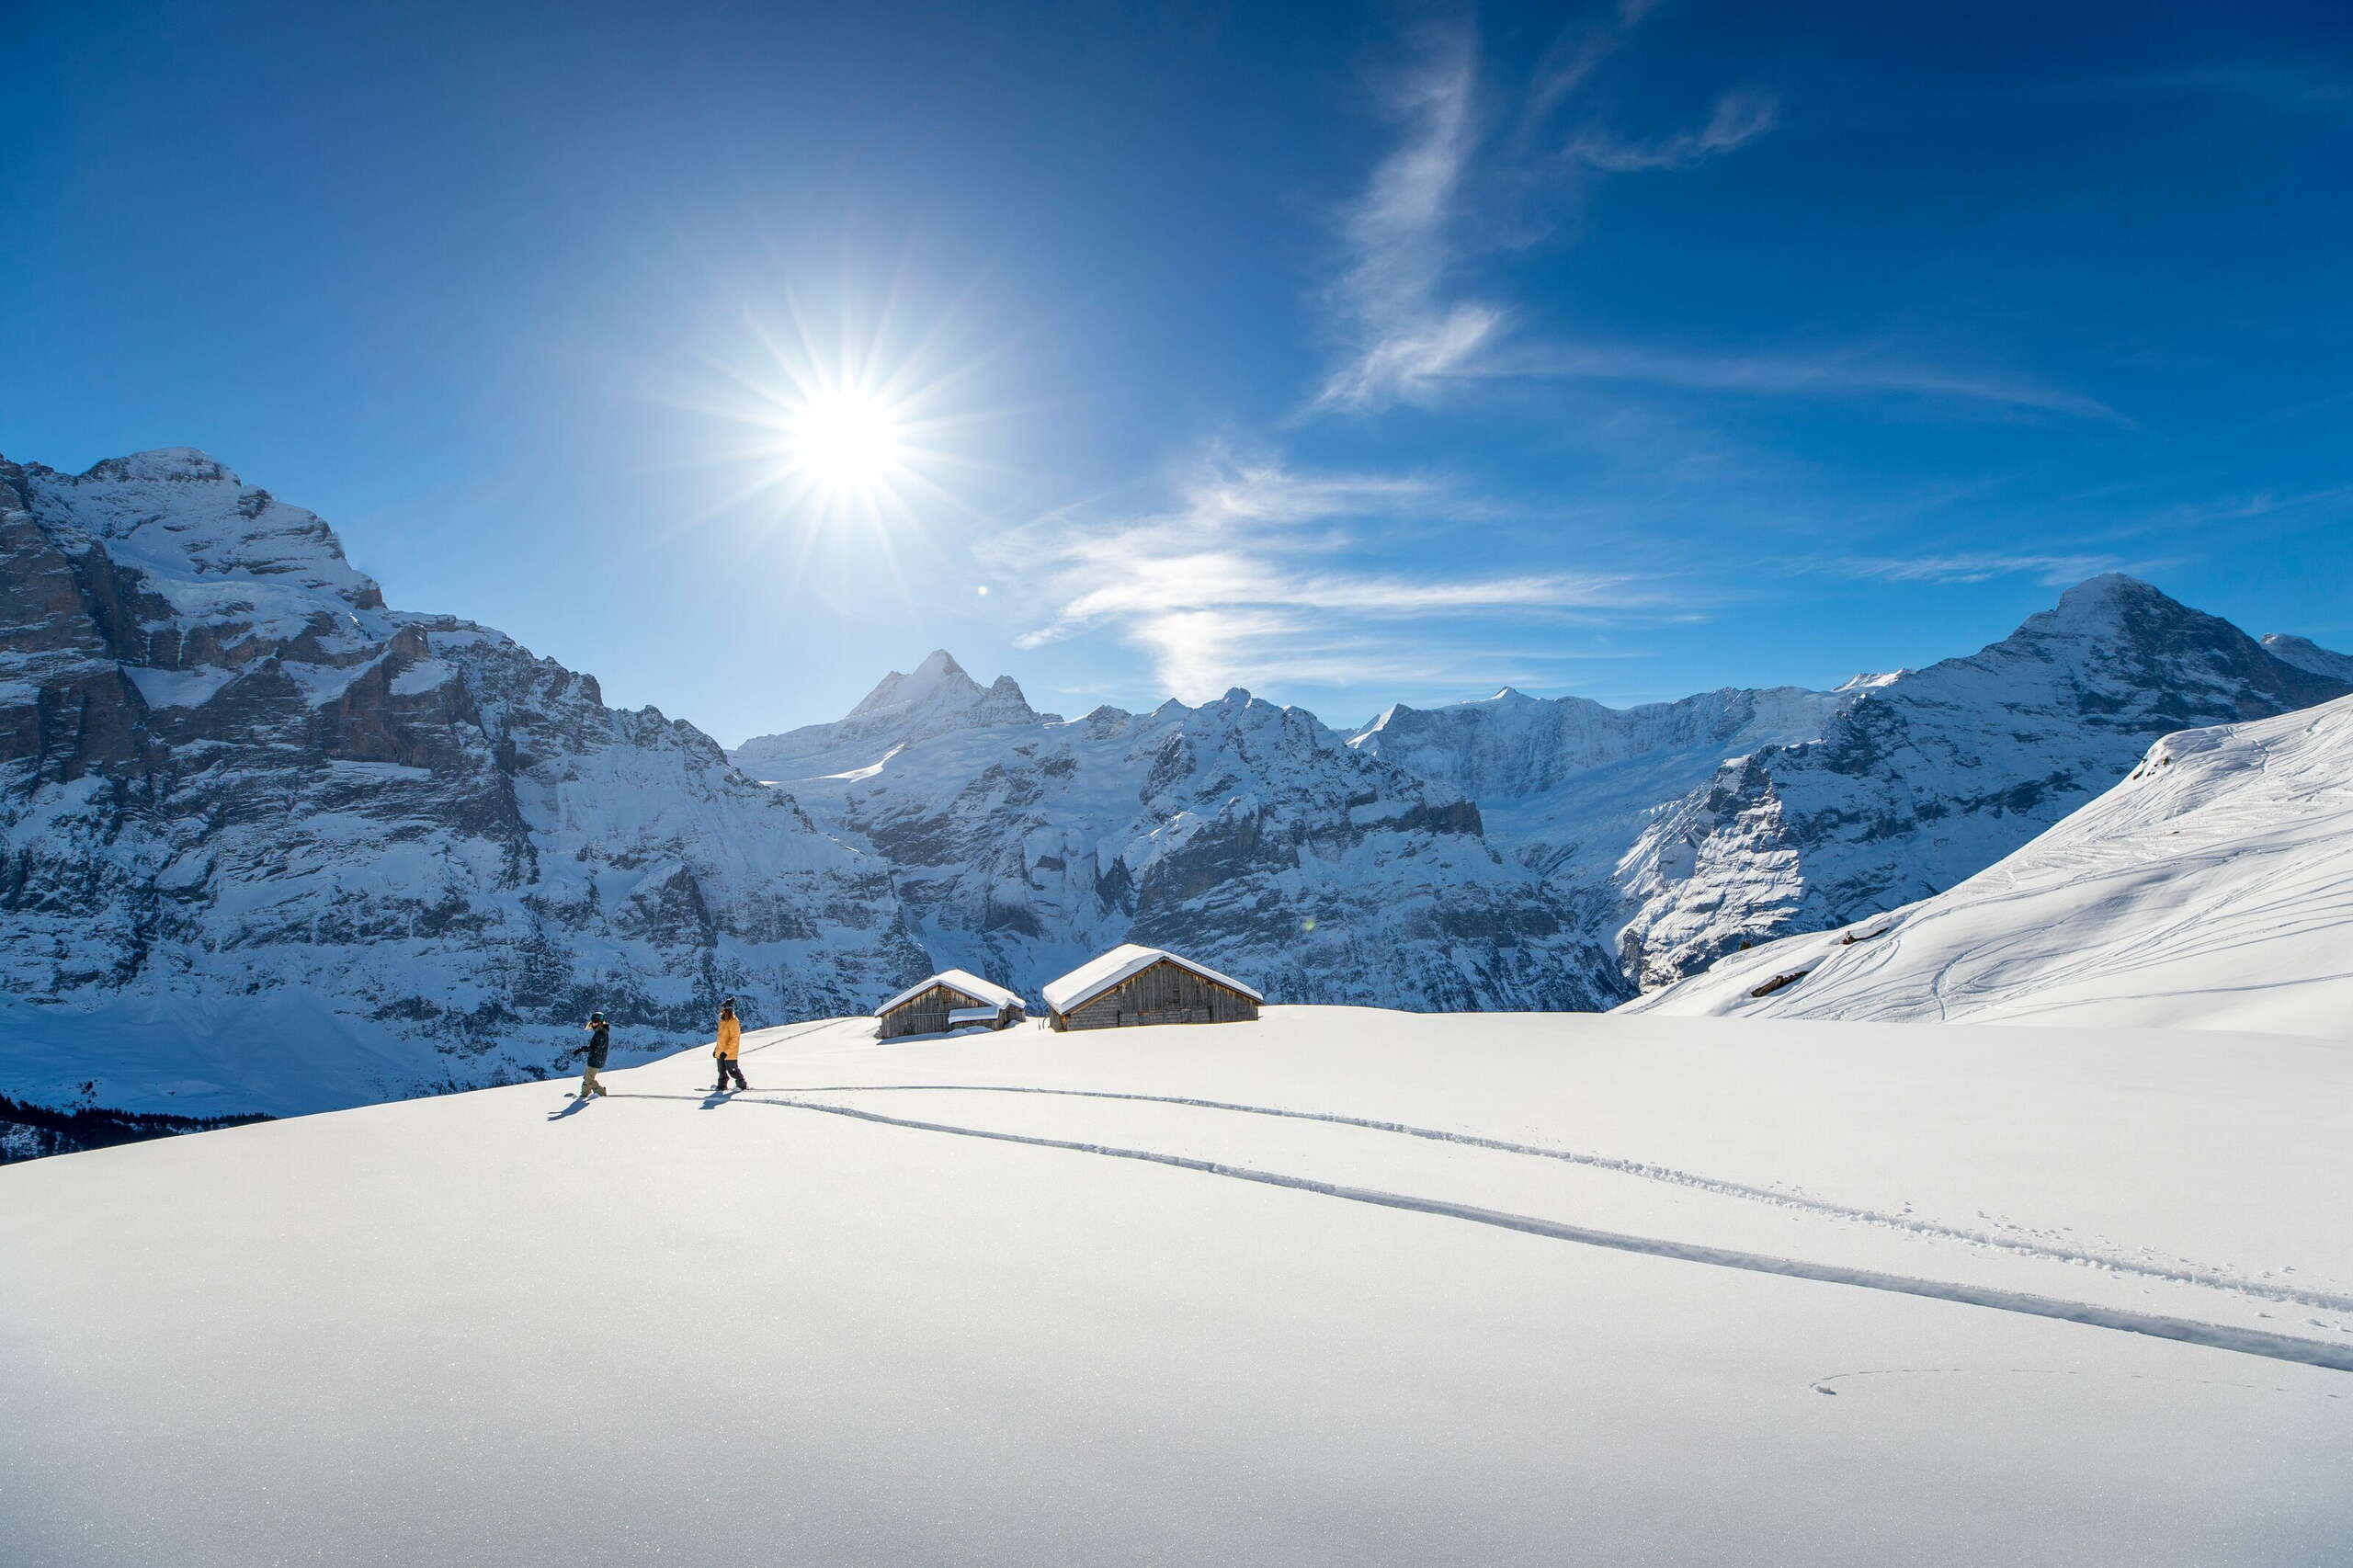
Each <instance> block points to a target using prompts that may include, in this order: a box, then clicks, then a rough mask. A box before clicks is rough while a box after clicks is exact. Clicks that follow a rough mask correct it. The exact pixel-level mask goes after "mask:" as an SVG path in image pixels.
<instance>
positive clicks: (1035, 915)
mask: <svg viewBox="0 0 2353 1568" xmlns="http://www.w3.org/2000/svg"><path fill="white" fill-rule="evenodd" d="M941 659H944V655H935V662H938V660H941ZM949 667H950V668H952V667H953V665H952V663H951V664H950V665H949ZM958 673H960V674H961V672H958ZM901 679H904V677H899V676H893V677H892V680H894V681H895V680H901ZM1011 685H1012V683H1011V682H1009V681H1006V680H1000V681H999V682H998V683H997V686H996V687H994V688H992V690H993V691H996V692H1003V691H1004V690H1005V688H1006V687H1011ZM892 689H893V688H892V682H890V681H886V682H885V683H884V685H883V686H882V687H879V688H878V689H877V694H876V698H883V697H886V696H887V695H888V694H889V693H890V692H891V691H892ZM973 689H975V690H977V689H979V688H978V687H977V686H975V687H974V688H973ZM1013 697H1014V699H1015V700H1016V701H1017V700H1018V688H1017V687H1015V688H1013ZM876 698H870V699H868V701H867V703H863V704H860V706H859V709H858V710H857V711H854V712H853V713H852V714H851V715H850V716H849V717H848V718H847V719H846V720H844V721H842V722H841V725H840V727H839V729H840V731H843V732H847V731H851V730H853V729H854V728H855V727H856V726H858V723H859V721H860V716H861V714H864V713H866V712H870V711H871V710H873V709H874V707H875V706H876ZM1022 707H1023V709H1024V710H1026V704H1024V705H1022ZM939 722H940V723H941V725H942V727H941V728H939V729H938V730H936V731H934V732H932V733H924V732H922V731H921V730H918V729H911V728H907V727H904V726H902V727H900V728H897V729H894V730H893V731H892V733H890V734H889V735H887V736H884V735H874V734H870V735H869V736H868V737H867V739H866V741H865V742H864V743H863V744H864V746H865V748H866V749H865V750H864V751H859V750H857V749H856V748H855V744H852V743H841V744H836V737H835V736H831V735H824V734H818V733H813V732H819V731H825V730H829V729H834V728H835V727H834V726H822V725H821V726H812V727H811V729H810V730H806V731H802V732H799V733H800V734H801V735H802V736H804V737H806V739H805V741H804V744H805V745H806V746H807V747H808V750H809V753H810V754H819V753H821V754H822V755H824V756H828V757H829V758H831V759H833V760H836V761H841V762H844V763H847V764H848V765H849V766H847V767H843V768H841V769H838V770H837V771H836V773H835V776H833V777H830V778H810V779H804V780H802V781H801V782H800V783H798V784H796V785H794V786H793V788H794V789H795V790H796V791H797V792H798V793H799V795H800V796H801V799H802V800H803V801H805V802H806V804H807V806H808V808H809V810H810V811H811V812H813V813H814V814H815V815H816V816H817V818H818V819H819V820H820V821H821V822H822V823H824V824H826V825H828V826H829V827H832V828H834V829H835V830H836V831H839V832H841V833H842V834H844V835H846V836H850V835H854V836H855V837H856V838H857V840H858V842H860V843H862V844H865V845H868V846H871V847H872V849H873V850H874V852H875V854H876V855H877V856H878V857H880V858H882V859H884V860H886V861H888V862H889V863H890V864H891V866H892V868H893V875H894V879H895V881H896V883H897V887H898V892H899V896H900V898H901V899H902V900H903V901H904V903H905V904H906V906H907V908H908V911H909V914H910V917H911V918H912V920H913V921H914V923H915V926H916V928H917V930H918V931H919V933H920V934H921V936H922V937H923V938H924V940H925V942H926V946H927V947H928V948H929V949H930V951H931V952H932V954H933V956H934V957H935V958H936V959H938V960H939V961H940V962H943V963H953V964H956V965H959V966H961V967H963V968H967V969H972V970H975V971H979V972H981V973H983V974H987V975H990V976H991V977H993V978H995V979H998V980H1001V981H1003V982H1005V983H1008V984H1012V985H1016V986H1020V987H1025V988H1027V989H1029V990H1030V991H1032V992H1033V993H1034V991H1035V989H1036V988H1037V986H1039V985H1040V984H1041V983H1043V982H1045V981H1047V980H1050V979H1051V978H1053V976H1055V975H1056V974H1058V973H1061V972H1063V971H1065V970H1067V969H1069V968H1072V967H1074V966H1075V965H1076V964H1077V963H1079V962H1080V961H1082V960H1085V959H1087V958H1091V957H1093V956H1094V955H1095V954H1097V953H1099V952H1101V951H1103V950H1104V949H1107V948H1110V947H1114V946H1117V945H1118V944H1119V943H1120V942H1125V941H1139V942H1146V943H1150V944H1153V945H1154V946H1160V947H1168V948H1173V949H1177V950H1179V951H1182V952H1184V953H1186V954H1188V956H1191V957H1195V958H1198V959H1199V960H1202V961H1204V962H1207V963H1210V964H1212V965H1214V966H1216V967H1218V968H1220V969H1222V970H1225V971H1229V972H1231V973H1233V974H1235V975H1237V976H1239V977H1241V978H1243V979H1245V980H1247V981H1249V982H1250V983H1253V984H1255V985H1257V986H1259V987H1260V988H1261V989H1263V990H1265V991H1266V992H1267V994H1268V996H1269V997H1270V998H1271V999H1273V1000H1276V1001H1281V1002H1352V1003H1369V1004H1377V1005H1381V1006H1402V1007H1409V1008H1425V1009H1441V1008H1470V1007H1490V1008H1492V1007H1538V1008H1543V1007H1590V1006H1600V1005H1603V1004H1605V1003H1606V1002H1608V1001H1609V1000H1612V999H1614V998H1615V996H1616V995H1617V994H1619V990H1620V987H1619V983H1618V982H1617V980H1616V977H1615V975H1614V973H1613V972H1612V968H1611V964H1610V960H1609V959H1608V956H1607V955H1606V954H1605V953H1604V952H1603V951H1602V950H1601V949H1598V948H1597V947H1596V946H1595V945H1594V944H1593V943H1592V942H1591V941H1589V940H1588V939H1587V938H1586V937H1585V936H1584V935H1583V934H1582V933H1580V932H1578V931H1576V930H1574V929H1572V928H1571V927H1570V926H1569V925H1568V923H1567V922H1566V921H1565V919H1564V916H1563V911H1562V909H1561V908H1560V907H1559V905H1558V903H1557V902H1556V901H1555V900H1554V899H1553V898H1552V896H1551V894H1550V893H1549V892H1547V891H1546V889H1545V888H1544V887H1543V885H1542V883H1541V882H1540V880H1539V879H1537V878H1535V877H1533V876H1531V875H1529V873H1527V872H1526V871H1525V870H1523V869H1520V868H1518V867H1516V866H1514V865H1512V864H1510V863H1508V862H1506V860H1505V859H1504V858H1502V857H1500V856H1498V855H1497V854H1496V853H1495V850H1494V849H1493V848H1491V847H1490V846H1488V845H1487V844H1486V843H1485V841H1484V840H1483V837H1482V835H1481V831H1480V822H1479V812H1478V809H1477V807H1475V806H1474V805H1472V803H1471V802H1469V801H1466V800H1464V799H1462V798H1461V794H1460V793H1459V792H1457V791H1454V790H1444V789H1437V788H1433V787H1432V786H1430V785H1429V784H1427V783H1425V782H1424V781H1422V780H1420V779H1417V778H1415V777H1414V776H1412V775H1411V774H1408V773H1406V772H1404V770H1402V769H1400V768H1397V767H1393V766H1392V765H1391V764H1388V763H1386V762H1384V761H1382V760H1381V759H1380V758H1379V757H1378V756H1372V755H1370V754H1367V753H1363V752H1360V751H1358V750H1355V749H1352V748H1350V747H1349V746H1347V745H1346V744H1343V742H1342V740H1341V738H1340V737H1339V736H1337V735H1336V734H1334V733H1332V732H1331V731H1329V730H1327V729H1326V728H1325V727H1324V725H1323V724H1321V723H1319V722H1317V721H1316V720H1315V718H1314V717H1313V715H1312V714H1309V713H1306V712H1304V711H1302V710H1297V709H1291V708H1283V707H1279V706H1277V705H1275V704H1272V703H1267V702H1262V701H1258V700H1256V699H1253V698H1252V697H1251V696H1250V694H1249V693H1247V692H1245V691H1240V690H1236V691H1231V692H1228V693H1227V694H1226V695H1225V697H1224V698H1222V699H1220V700H1218V701H1216V702H1210V703H1204V704H1202V705H1201V706H1200V707H1199V708H1188V707H1186V706H1184V705H1183V704H1181V703H1176V702H1169V703H1165V704H1163V705H1162V706H1161V707H1160V708H1158V709H1156V710H1154V711H1153V712H1150V713H1142V714H1138V713H1128V712H1123V711H1121V710H1118V709H1112V708H1102V709H1097V710H1096V711H1094V712H1092V713H1089V714H1086V716H1084V717H1082V718H1079V719H1075V720H1071V721H1068V722H1063V721H1061V720H1057V719H1053V718H1051V717H1044V718H1032V719H1029V720H1028V721H1024V722H1012V723H1006V724H1000V725H996V726H994V727H981V726H979V725H976V724H973V723H971V722H967V719H966V716H965V714H964V713H963V712H961V711H959V712H955V713H950V714H945V715H942V716H941V718H940V721H939ZM844 746H848V747H849V749H843V748H844ZM877 747H886V748H887V750H884V751H882V752H881V753H880V754H878V753H877V752H876V750H875V748H877Z"/></svg>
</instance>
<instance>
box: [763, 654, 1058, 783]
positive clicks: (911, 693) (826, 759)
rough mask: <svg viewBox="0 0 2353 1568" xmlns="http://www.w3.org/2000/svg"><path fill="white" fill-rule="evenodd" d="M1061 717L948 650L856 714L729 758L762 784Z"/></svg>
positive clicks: (888, 681)
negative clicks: (907, 747)
mask: <svg viewBox="0 0 2353 1568" xmlns="http://www.w3.org/2000/svg"><path fill="white" fill-rule="evenodd" d="M1061 718H1062V715H1061V714H1059V713H1040V712H1038V711H1036V710H1033V709H1032V708H1031V707H1030V706H1029V701H1028V699H1025V698H1023V696H1022V695H1021V688H1020V687H1018V686H1017V685H1015V684H1014V681H1013V677H1012V676H998V677H997V678H996V681H995V684H994V685H991V686H986V687H983V686H982V685H981V684H980V683H979V682H978V681H975V680H974V679H973V678H972V676H969V675H967V674H965V673H964V666H963V665H960V664H958V663H957V662H956V661H955V659H954V658H953V657H951V656H950V655H949V653H948V651H947V650H946V649H945V648H937V649H934V650H933V651H932V653H931V654H930V656H929V657H927V658H926V659H925V660H924V662H923V663H922V664H920V665H916V666H915V673H914V674H913V675H901V674H900V673H899V672H898V671H896V670H892V672H891V673H890V674H889V675H887V676H883V677H882V680H881V684H880V685H878V686H876V687H875V688H874V689H873V690H872V691H870V692H868V693H867V694H866V698H865V699H864V700H863V701H861V702H859V703H858V706H857V707H855V708H853V709H851V710H849V712H848V714H847V716H846V717H844V718H841V719H837V720H835V721H834V722H832V723H830V724H804V725H802V726H801V728H800V729H797V730H787V731H786V732H785V733H782V734H779V735H755V736H753V737H752V738H751V739H750V740H748V741H745V743H744V744H742V745H740V746H737V747H736V748H735V749H734V750H733V751H732V752H730V753H729V754H728V755H729V756H731V757H733V759H734V761H735V763H736V766H738V767H741V768H743V769H744V771H745V772H746V773H749V774H751V775H752V776H753V777H754V778H769V779H787V780H789V779H794V778H810V777H812V776H813V775H818V774H825V773H835V772H840V771H842V770H844V769H847V768H857V767H866V766H867V765H869V764H870V763H871V762H873V761H874V760H876V759H877V758H878V757H880V756H883V755H884V754H886V753H888V752H889V751H890V750H891V748H892V747H893V746H898V745H904V744H907V743H908V742H910V741H914V740H921V739H925V738H927V737H929V736H932V735H941V734H946V733H949V732H950V731H954V730H989V729H996V728H999V727H1002V726H1004V725H1007V724H1039V723H1051V722H1057V721H1059V720H1060V719H1061Z"/></svg>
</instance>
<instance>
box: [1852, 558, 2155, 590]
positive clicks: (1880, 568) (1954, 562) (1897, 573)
mask: <svg viewBox="0 0 2353 1568" xmlns="http://www.w3.org/2000/svg"><path fill="white" fill-rule="evenodd" d="M2162 564H2164V563H2163V562H2133V561H2127V560H2125V559H2124V558H2123V557H2121V556H2118V555H2104V554H2086V555H2004V554H1992V553H1986V554H1972V553H1961V554H1953V555H1928V556H1921V557H1917V558H1914V559H1901V558H1897V557H1893V556H1878V555H1847V556H1841V557H1839V558H1838V559H1837V560H1836V561H1833V562H1828V563H1827V564H1826V567H1825V569H1826V570H1828V571H1831V572H1835V573H1836V574H1838V575H1840V576H1842V577H1863V578H1875V579H1878V580H1880V581H1882V582H1890V583H1983V582H1985V581H1987V580H1988V579H1990V578H1994V577H2012V576H2018V575H2020V574H2031V575H2032V576H2033V577H2034V579H2035V581H2037V582H2038V583H2042V584H2045V585H2049V586H2052V587H2072V586H2074V585H2075V584H2077V583H2080V582H2082V581H2083V580H2084V579H2085V578H2086V577H2097V576H2098V575H2099V574H2101V573H2103V572H2146V571H2151V570H2154V568H2155V567H2157V566H2159V565H2162Z"/></svg>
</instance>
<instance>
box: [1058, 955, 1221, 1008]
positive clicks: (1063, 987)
mask: <svg viewBox="0 0 2353 1568" xmlns="http://www.w3.org/2000/svg"><path fill="white" fill-rule="evenodd" d="M1162 960H1166V961H1168V962H1169V963H1173V964H1175V965H1176V966H1177V967H1178V968H1180V969H1189V970H1191V971H1193V972H1194V973H1195V974H1198V975H1199V976H1200V977H1201V978H1202V979H1204V980H1213V981H1215V982H1217V983H1219V984H1220V985H1222V986H1225V987H1227V988H1229V989H1231V990H1234V991H1239V992H1241V993H1242V994H1244V995H1245V996H1247V997H1249V998H1250V1000H1252V1001H1253V1002H1264V1001H1265V1000H1266V998H1265V997H1264V996H1262V995H1260V994H1258V993H1257V992H1256V991H1255V990H1253V989H1252V988H1251V987H1249V986H1247V985H1245V984H1243V983H1242V982H1240V981H1238V980H1236V979H1234V978H1233V976H1232V975H1230V974H1220V973H1219V972H1218V971H1215V970H1213V969H1211V968H1210V966H1209V965H1207V964H1200V963H1195V962H1194V961H1193V960H1190V959H1188V958H1182V957H1179V956H1178V955H1177V954H1176V953H1172V952H1170V951H1168V949H1165V948H1147V947H1142V946H1141V945H1139V944H1137V943H1134V942H1129V943H1127V944H1125V945H1124V946H1121V947H1117V948H1113V949H1111V950H1110V951H1109V952H1108V953H1105V954H1104V955H1103V956H1102V957H1101V958H1098V959H1089V960H1087V961H1086V962H1085V963H1083V964H1081V965H1079V966H1078V967H1077V968H1076V969H1074V970H1072V971H1070V972H1069V973H1068V974H1066V975H1063V977H1062V978H1061V979H1060V980H1052V981H1048V982H1047V983H1046V986H1045V990H1044V993H1043V994H1044V995H1045V998H1046V1006H1049V1007H1051V1008H1052V1009H1053V1010H1054V1011H1055V1012H1057V1013H1067V1012H1069V1011H1070V1010H1071V1009H1072V1008H1074V1007H1083V1006H1086V1004H1087V1003H1089V1002H1091V1001H1093V1000H1094V999H1095V998H1096V997H1097V996H1100V995H1102V994H1103V993H1105V992H1106V991H1108V990H1110V989H1111V987H1113V986H1114V985H1117V984H1119V983H1120V982H1121V981H1123V980H1128V979H1131V978H1133V977H1134V976H1136V975H1139V974H1142V972H1143V971H1145V970H1148V969H1150V968H1151V967H1152V966H1153V965H1154V964H1156V963H1159V962H1161V961H1162Z"/></svg>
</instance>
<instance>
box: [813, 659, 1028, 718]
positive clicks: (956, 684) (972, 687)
mask: <svg viewBox="0 0 2353 1568" xmlns="http://www.w3.org/2000/svg"><path fill="white" fill-rule="evenodd" d="M1010 678H1011V677H1009V676H998V677H997V687H998V688H1002V687H1004V686H1005V685H1006V682H1007V681H1008V680H1009V679H1010ZM1014 693H1015V695H1016V696H1018V695H1019V693H1020V687H1014ZM983 695H984V694H983V688H982V687H981V684H980V683H979V682H978V681H976V680H974V679H973V678H972V676H970V675H968V674H966V673H965V670H964V666H963V665H960V664H958V663H957V662H956V656H955V655H954V654H952V653H949V651H948V650H947V649H945V648H934V649H933V650H932V651H931V652H930V653H928V654H926V655H925V657H924V661H923V663H921V664H919V665H916V666H915V671H914V673H913V674H905V675H903V674H901V673H900V672H899V671H897V670H892V672H891V673H890V674H888V675H886V676H883V677H882V678H881V680H879V681H877V682H876V683H875V685H874V689H873V690H871V691H870V692H868V693H867V694H866V695H865V696H864V697H863V698H861V699H859V700H858V706H857V707H855V708H853V709H851V710H849V711H848V712H847V713H846V714H844V715H843V717H844V718H846V719H862V718H864V717H866V716H867V715H868V714H870V713H876V712H879V711H881V710H883V709H885V708H896V707H900V706H903V705H912V704H916V703H932V702H938V701H939V700H940V699H947V700H949V701H959V700H961V701H977V700H978V699H980V698H981V697H982V696H983Z"/></svg>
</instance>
